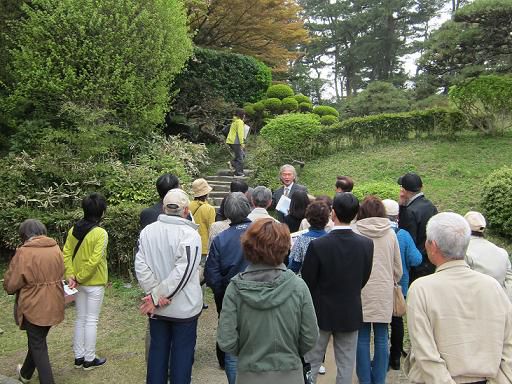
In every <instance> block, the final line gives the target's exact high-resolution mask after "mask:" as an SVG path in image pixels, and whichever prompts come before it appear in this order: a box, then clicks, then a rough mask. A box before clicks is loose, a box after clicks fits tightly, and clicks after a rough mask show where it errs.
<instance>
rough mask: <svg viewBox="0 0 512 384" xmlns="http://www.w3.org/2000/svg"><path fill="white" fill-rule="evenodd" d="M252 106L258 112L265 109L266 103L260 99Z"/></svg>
mask: <svg viewBox="0 0 512 384" xmlns="http://www.w3.org/2000/svg"><path fill="white" fill-rule="evenodd" d="M252 107H253V108H254V110H255V111H256V112H263V110H264V109H265V103H264V102H263V101H261V100H260V101H258V102H257V103H254V104H253V105H252Z"/></svg>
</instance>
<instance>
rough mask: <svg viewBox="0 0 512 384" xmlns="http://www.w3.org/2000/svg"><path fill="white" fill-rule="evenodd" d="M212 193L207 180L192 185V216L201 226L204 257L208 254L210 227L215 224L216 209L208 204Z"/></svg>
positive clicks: (196, 181) (200, 233)
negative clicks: (209, 195)
mask: <svg viewBox="0 0 512 384" xmlns="http://www.w3.org/2000/svg"><path fill="white" fill-rule="evenodd" d="M211 191H212V187H210V185H208V182H207V181H206V180H205V179H202V178H201V179H196V180H194V182H193V183H192V195H193V196H194V200H193V201H191V202H190V214H191V215H192V217H193V218H194V222H195V223H196V224H198V225H199V235H200V236H201V244H202V248H201V254H202V255H203V257H206V255H207V254H208V233H209V230H210V226H211V225H212V224H213V223H215V208H214V207H213V206H211V205H210V203H209V202H208V194H209V193H210V192H211Z"/></svg>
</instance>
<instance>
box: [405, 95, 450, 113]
mask: <svg viewBox="0 0 512 384" xmlns="http://www.w3.org/2000/svg"><path fill="white" fill-rule="evenodd" d="M449 107H450V99H449V98H448V96H446V95H437V94H436V95H430V96H428V97H425V98H424V99H420V100H417V101H415V102H414V103H413V104H412V106H411V110H413V111H414V110H420V109H431V108H449Z"/></svg>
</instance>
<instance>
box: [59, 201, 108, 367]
mask: <svg viewBox="0 0 512 384" xmlns="http://www.w3.org/2000/svg"><path fill="white" fill-rule="evenodd" d="M82 209H83V211H84V218H83V219H81V220H79V221H78V222H77V223H76V224H75V225H74V226H73V227H72V228H71V229H70V230H69V232H68V236H67V239H66V243H65V244H64V249H63V253H64V264H65V267H66V278H67V280H68V285H69V287H70V288H76V289H78V293H77V294H76V300H75V305H76V321H75V333H74V338H73V351H74V354H75V368H83V369H84V370H90V369H93V368H96V367H99V366H101V365H103V364H105V362H106V359H104V358H99V357H97V356H96V331H97V326H98V318H99V315H100V310H101V304H102V302H103V296H104V294H105V285H106V284H107V280H108V270H107V244H108V235H107V231H105V230H104V229H103V228H101V227H99V223H100V220H101V219H102V217H103V215H104V214H105V211H106V209H107V203H106V201H105V198H104V197H103V196H101V195H100V194H98V193H92V194H90V195H89V196H86V197H85V198H84V199H83V200H82Z"/></svg>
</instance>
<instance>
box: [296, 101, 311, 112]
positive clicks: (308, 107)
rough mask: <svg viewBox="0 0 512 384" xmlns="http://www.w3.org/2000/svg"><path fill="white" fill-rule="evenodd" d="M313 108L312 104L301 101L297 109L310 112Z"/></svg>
mask: <svg viewBox="0 0 512 384" xmlns="http://www.w3.org/2000/svg"><path fill="white" fill-rule="evenodd" d="M312 110H313V104H311V103H308V102H306V101H303V102H302V103H299V111H301V112H311V111H312Z"/></svg>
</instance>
